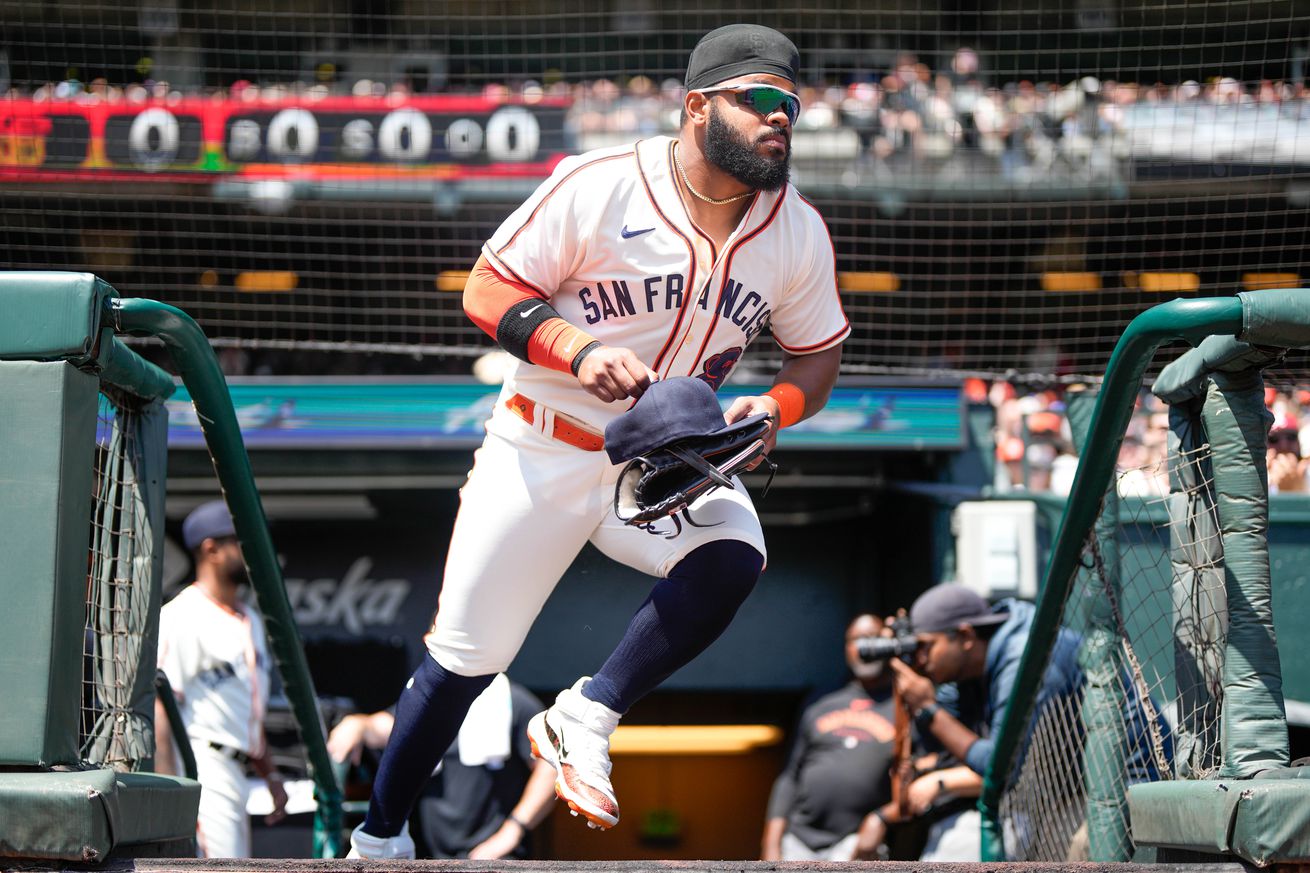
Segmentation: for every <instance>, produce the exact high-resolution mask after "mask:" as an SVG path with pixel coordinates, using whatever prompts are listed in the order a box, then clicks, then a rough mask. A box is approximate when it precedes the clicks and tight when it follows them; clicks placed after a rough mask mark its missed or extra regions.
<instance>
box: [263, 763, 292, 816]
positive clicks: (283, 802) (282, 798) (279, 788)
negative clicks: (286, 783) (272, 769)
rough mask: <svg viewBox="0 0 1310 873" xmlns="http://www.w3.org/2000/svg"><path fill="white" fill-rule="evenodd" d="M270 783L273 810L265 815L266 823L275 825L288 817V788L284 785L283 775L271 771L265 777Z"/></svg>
mask: <svg viewBox="0 0 1310 873" xmlns="http://www.w3.org/2000/svg"><path fill="white" fill-rule="evenodd" d="M264 781H265V782H266V783H267V784H268V795H269V797H271V798H272V799H273V811H272V812H270V813H269V814H268V815H266V816H264V824H269V825H275V824H277V823H278V822H280V821H282V819H284V818H286V817H287V790H286V788H284V787H283V785H282V777H281V776H279V775H277V774H276V773H270V774H269V775H268V776H266V777H264Z"/></svg>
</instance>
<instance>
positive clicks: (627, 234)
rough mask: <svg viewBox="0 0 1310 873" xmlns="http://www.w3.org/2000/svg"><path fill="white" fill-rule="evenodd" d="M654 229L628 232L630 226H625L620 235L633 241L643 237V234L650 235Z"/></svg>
mask: <svg viewBox="0 0 1310 873" xmlns="http://www.w3.org/2000/svg"><path fill="white" fill-rule="evenodd" d="M654 229H655V228H653V227H646V228H642V229H641V230H628V226H627V225H626V224H625V225H623V230H621V231H619V235H620V236H622V237H623V238H624V239H632V238H633V237H634V236H641V235H642V234H643V233H650V232H651V231H652V230H654Z"/></svg>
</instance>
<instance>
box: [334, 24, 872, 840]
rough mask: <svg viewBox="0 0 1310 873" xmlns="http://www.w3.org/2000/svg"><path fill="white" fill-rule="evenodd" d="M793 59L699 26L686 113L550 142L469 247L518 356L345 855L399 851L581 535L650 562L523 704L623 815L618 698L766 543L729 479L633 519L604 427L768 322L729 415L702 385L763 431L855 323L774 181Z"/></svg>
mask: <svg viewBox="0 0 1310 873" xmlns="http://www.w3.org/2000/svg"><path fill="white" fill-rule="evenodd" d="M799 66H800V56H799V53H798V52H797V50H796V47H795V46H794V45H793V44H792V42H791V40H789V39H788V38H787V37H785V36H784V35H782V34H781V33H778V32H777V31H774V30H771V29H770V28H767V27H760V26H756V25H749V24H733V25H728V26H726V27H721V28H719V29H717V30H714V31H711V32H710V33H708V34H706V35H705V36H704V37H702V38H701V40H700V41H699V42H698V43H697V45H696V47H695V48H694V49H693V51H692V53H691V56H690V58H689V61H688V65H687V73H686V95H685V98H684V103H683V116H682V122H681V128H680V130H679V133H678V136H676V137H653V138H651V139H646V140H642V141H640V142H638V143H636V144H633V145H625V146H620V147H615V148H609V149H602V150H598V151H594V152H589V153H586V154H583V155H578V156H575V157H571V158H568V159H566V160H564V161H562V162H561V163H560V165H559V166H558V168H557V169H556V170H555V172H554V173H553V174H552V175H551V177H550V178H549V179H547V180H546V181H545V182H544V183H543V184H542V185H541V187H540V188H538V189H537V191H536V192H535V193H534V194H533V195H532V196H531V197H529V198H528V199H527V201H526V202H524V203H523V204H522V206H520V207H519V208H518V209H517V210H515V211H514V212H513V213H512V214H511V215H510V216H509V218H507V219H506V220H505V222H504V224H502V225H501V227H500V229H499V230H497V231H496V233H495V234H494V235H493V236H492V237H491V239H490V240H489V241H488V242H487V243H486V245H484V246H483V249H482V256H481V257H480V258H479V259H478V261H477V263H476V264H475V265H474V267H473V270H472V273H471V275H470V277H469V282H468V285H467V286H466V288H465V292H464V307H465V311H466V312H467V313H468V315H469V317H470V318H471V319H472V320H473V321H474V322H475V323H476V324H478V325H479V326H480V327H481V328H482V329H483V330H485V331H486V332H487V333H488V334H490V335H491V336H492V337H494V338H495V339H496V340H497V341H498V342H499V343H500V345H501V346H502V347H503V348H504V349H505V350H506V351H507V352H509V353H510V354H512V355H513V356H515V357H516V358H517V359H518V360H517V361H516V363H515V366H514V367H513V368H512V369H511V370H510V371H509V372H508V374H507V376H506V378H505V384H504V387H503V390H502V392H501V395H500V398H499V400H498V401H497V403H496V406H495V411H494V412H493V414H492V416H491V418H490V420H489V421H488V422H487V436H486V439H485V441H484V442H483V444H482V447H481V448H480V449H478V451H477V453H476V455H475V457H474V467H473V470H472V472H471V473H470V474H469V479H468V482H467V484H465V486H464V487H463V489H462V490H461V500H460V509H459V513H458V516H457V518H456V521H455V526H454V531H453V532H452V535H451V540H450V551H449V556H448V558H447V563H446V570H445V576H444V580H443V583H442V588H441V595H440V600H439V604H438V609H437V614H436V618H435V621H434V624H433V626H432V629H431V631H430V632H429V634H428V635H427V636H426V638H425V639H426V643H427V648H428V652H429V654H430V655H431V657H429V658H427V659H425V660H424V662H423V664H422V665H421V666H420V667H419V668H418V670H417V671H416V672H415V673H414V675H413V677H412V678H411V680H410V681H409V684H408V686H407V687H406V689H405V691H404V692H403V693H402V695H401V698H400V701H399V703H398V704H397V707H396V720H395V727H394V728H393V731H392V736H391V742H390V744H389V745H388V746H387V749H386V752H385V753H384V755H383V758H382V761H381V763H380V766H379V772H378V775H377V778H376V780H375V782H374V788H373V796H372V799H371V801H370V804H369V811H368V815H367V817H366V819H365V820H364V822H363V824H362V825H360V826H359V827H358V828H357V829H356V830H355V831H354V833H353V834H352V835H351V855H352V856H356V857H365V858H402V857H412V855H413V841H412V840H411V839H410V838H409V836H408V834H407V833H406V831H405V821H406V819H407V818H408V816H409V812H410V808H411V806H412V804H413V803H414V800H415V798H416V797H417V795H418V793H419V791H420V789H421V788H422V786H423V783H424V781H425V780H426V779H427V774H429V773H431V772H432V768H433V767H434V766H435V764H436V762H437V761H438V760H439V759H440V758H441V756H442V754H443V753H444V752H445V750H446V748H447V746H449V745H450V743H451V741H452V739H453V738H454V737H455V734H456V732H457V731H458V729H459V725H460V723H461V721H463V718H464V713H465V711H466V710H467V709H468V707H469V704H470V702H471V701H472V700H473V699H474V698H476V697H477V696H478V694H479V693H481V691H482V689H483V688H485V687H486V685H487V683H488V682H490V681H491V678H492V677H493V676H494V675H496V674H497V673H498V672H500V671H502V670H504V669H506V668H507V667H508V666H509V664H510V662H511V661H512V660H513V659H514V656H515V654H516V653H517V652H518V650H519V647H520V646H521V645H522V643H523V640H524V637H525V636H526V635H527V633H528V630H529V628H530V627H531V626H532V623H533V621H534V620H535V619H536V616H537V614H538V613H539V612H540V610H541V607H542V605H543V603H544V602H545V600H546V598H547V597H548V596H549V595H550V593H551V591H552V590H553V589H554V587H555V585H556V584H557V582H558V581H559V579H560V577H561V575H562V574H563V573H564V571H565V570H566V569H567V568H568V566H569V565H570V564H571V563H572V561H573V559H574V557H575V556H576V555H577V554H578V552H579V551H580V550H581V548H582V546H583V545H584V544H585V543H587V542H591V543H593V544H594V545H595V546H596V547H597V548H599V549H600V550H601V551H602V552H603V553H605V554H606V555H608V556H609V557H611V558H613V559H614V560H616V561H619V562H621V563H623V564H626V565H628V566H630V567H633V568H635V569H638V570H641V571H643V572H645V573H647V574H649V575H651V576H654V577H656V579H657V580H658V581H657V582H656V583H655V585H654V587H653V588H652V590H651V593H650V596H649V597H648V598H647V600H646V601H645V603H643V604H642V605H641V607H639V608H638V610H637V612H636V614H635V615H634V616H633V618H632V620H631V622H630V623H629V625H628V627H627V629H626V631H625V632H624V634H623V636H622V638H621V639H620V641H619V643H618V645H617V646H616V648H615V649H614V650H613V652H612V653H611V654H610V656H609V657H608V659H607V660H606V661H605V662H604V663H603V664H602V665H600V669H599V670H597V671H596V673H595V675H594V676H591V677H582V678H580V679H578V681H577V682H576V683H575V684H574V685H573V686H572V687H571V688H568V689H566V690H565V691H563V692H561V693H560V694H559V696H558V697H557V698H556V701H555V704H554V705H553V706H551V707H550V708H549V709H548V710H546V711H545V712H543V713H539V714H538V715H536V716H535V717H534V718H533V719H532V720H531V722H530V724H529V728H528V731H529V736H530V737H531V739H532V743H533V747H534V749H535V751H536V753H537V754H538V755H539V756H540V757H542V758H543V759H544V760H546V761H547V762H549V763H550V764H551V765H552V766H554V767H555V768H556V770H557V779H556V793H557V794H558V795H559V796H560V797H561V798H563V799H564V800H565V801H566V802H567V803H568V805H569V807H570V809H571V811H573V812H574V813H575V814H578V815H581V816H583V817H585V818H586V820H587V821H588V822H589V823H590V824H591V825H592V826H593V827H599V828H609V827H612V826H613V825H615V824H616V823H617V822H618V820H619V804H618V800H617V798H616V797H615V793H614V789H613V787H612V785H611V781H610V770H611V765H610V758H609V738H610V735H611V734H612V733H613V731H614V730H615V728H616V727H617V725H618V722H619V719H620V718H621V717H622V716H623V714H624V713H625V712H627V711H628V709H629V707H631V706H632V705H633V703H635V702H636V701H637V700H639V699H640V698H641V697H643V696H644V695H646V694H648V693H649V692H650V691H652V690H653V689H654V688H656V687H657V686H658V685H659V684H660V683H661V682H663V681H664V680H665V679H666V678H667V677H668V676H669V675H670V674H672V673H673V672H674V671H676V670H678V669H679V668H681V667H682V666H683V665H685V664H687V663H688V662H689V661H690V660H691V659H693V658H695V657H696V656H697V655H699V654H700V653H701V652H702V651H704V650H705V649H706V648H707V647H708V646H709V645H710V644H711V643H712V642H713V641H714V640H715V639H717V638H718V636H719V635H720V634H721V633H722V632H723V631H724V629H725V628H726V627H727V626H728V624H729V622H730V621H731V620H732V617H733V616H734V615H735V613H736V611H737V609H738V607H739V606H740V605H741V604H742V602H743V601H744V600H745V598H746V596H747V595H748V594H749V593H750V592H751V590H752V588H753V587H754V585H755V582H756V579H757V578H758V577H759V574H760V572H761V571H762V570H763V567H764V563H765V555H766V551H765V545H764V536H763V532H762V530H761V527H760V522H759V518H758V517H757V515H756V512H755V509H754V507H753V505H752V503H751V501H750V498H749V496H748V495H747V494H746V491H745V489H744V487H741V486H740V484H736V485H735V487H733V488H718V489H715V490H712V491H710V492H707V493H705V494H703V495H701V496H700V497H698V498H697V499H696V500H695V502H693V503H692V504H691V506H690V507H688V510H689V511H688V512H687V513H686V522H685V523H684V521H683V519H682V518H679V517H677V516H672V517H665V518H662V519H660V520H658V521H650V522H646V523H642V524H626V523H625V522H624V520H623V519H621V518H620V517H619V516H618V514H617V512H616V508H615V504H614V495H615V491H616V487H615V486H616V482H617V480H618V477H619V474H620V472H621V470H622V469H623V467H622V466H621V465H620V464H619V463H618V460H619V459H621V458H622V457H623V455H622V448H623V447H619V446H616V445H614V444H613V441H612V440H611V441H610V444H609V445H606V442H605V440H604V437H603V434H604V431H605V430H606V427H607V425H609V424H610V423H611V422H612V421H614V420H615V419H616V418H618V417H619V416H620V414H622V413H625V411H627V410H629V409H630V408H632V407H633V405H634V404H633V401H638V400H639V398H643V397H644V396H645V395H650V396H645V397H644V399H646V400H647V401H650V402H648V403H644V404H643V403H640V402H638V404H637V405H636V407H635V408H633V412H634V413H636V412H637V411H638V410H641V411H642V415H643V416H644V417H643V418H641V419H639V421H640V423H641V428H644V429H647V430H649V431H658V430H659V429H660V428H661V427H662V426H663V425H664V424H666V423H668V424H677V423H679V421H678V420H679V419H680V418H681V416H682V415H683V413H684V412H685V411H686V410H685V405H686V403H687V402H692V403H695V402H696V401H698V400H703V397H701V396H700V395H698V394H697V392H696V391H693V390H690V388H691V387H695V386H699V388H701V389H705V390H706V391H707V392H709V391H710V389H713V390H717V389H718V388H719V387H720V386H721V385H722V384H723V382H724V381H725V380H726V379H727V377H728V374H729V373H730V372H731V371H732V369H733V366H734V365H735V364H736V363H737V361H738V360H739V359H740V358H741V356H742V354H743V352H744V351H745V349H746V347H747V346H748V345H749V344H750V342H751V341H752V340H753V339H755V338H756V337H757V336H758V335H759V334H760V332H761V331H762V330H763V329H764V328H765V326H768V327H769V328H770V329H771V331H772V335H773V337H774V339H775V340H776V341H777V342H778V344H779V345H780V346H781V348H782V350H783V353H784V360H783V363H782V366H781V368H780V369H779V370H778V372H777V374H776V376H775V377H774V381H773V384H772V387H771V388H770V389H768V391H766V392H765V393H763V394H760V395H755V396H747V397H740V398H738V399H736V400H735V401H734V402H733V403H732V404H731V406H730V407H729V408H728V410H727V412H726V413H723V414H720V411H719V407H718V405H717V401H715V400H714V398H713V395H712V393H710V396H709V403H710V406H711V408H712V417H713V418H716V419H717V420H718V422H719V424H718V425H717V426H718V427H727V426H731V425H732V424H734V423H741V422H744V421H746V420H747V419H754V418H756V417H757V416H761V417H762V416H767V417H768V419H769V420H770V422H771V423H772V426H771V427H770V428H769V431H768V433H767V436H766V438H765V447H766V449H772V448H773V445H774V443H775V441H776V439H777V432H778V430H779V429H780V428H784V427H787V426H789V425H792V424H795V423H796V422H798V421H801V420H802V419H804V418H807V417H809V416H811V415H814V414H815V413H816V412H818V411H819V410H820V409H822V408H823V406H824V404H825V403H827V399H828V396H829V394H830V392H831V390H832V386H833V384H834V383H835V381H836V378H837V373H838V367H839V363H840V356H841V351H840V346H841V343H842V341H843V340H844V339H845V338H846V336H847V335H848V334H849V333H850V324H849V322H848V320H847V319H846V316H845V314H844V313H843V312H842V308H841V302H840V300H839V298H838V294H837V286H836V273H835V262H834V261H835V259H834V254H833V248H832V242H831V240H830V238H829V236H828V231H827V227H826V225H825V223H824V221H823V218H822V217H821V216H820V215H819V213H818V212H817V211H816V210H815V209H814V208H813V207H812V206H811V205H810V204H809V203H808V202H806V201H805V200H804V199H803V198H802V197H801V196H800V195H799V194H798V193H797V192H796V191H795V189H794V188H793V187H792V186H791V185H790V184H789V183H788V176H789V160H790V154H791V134H792V125H793V124H794V123H795V122H796V118H797V116H798V114H799V113H800V111H801V104H800V98H799V97H797V95H796V93H795V92H796V81H797V77H798V74H799ZM697 380H699V382H698V381H697ZM705 386H708V389H706V388H705ZM699 408H700V409H702V410H703V409H704V406H703V405H702V406H700V407H699ZM664 418H667V419H668V422H665V421H663V419H664ZM702 425H703V420H702ZM693 519H694V522H693Z"/></svg>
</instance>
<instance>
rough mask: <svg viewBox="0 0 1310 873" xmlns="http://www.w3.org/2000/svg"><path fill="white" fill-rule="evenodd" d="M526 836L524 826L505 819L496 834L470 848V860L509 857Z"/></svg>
mask: <svg viewBox="0 0 1310 873" xmlns="http://www.w3.org/2000/svg"><path fill="white" fill-rule="evenodd" d="M526 836H527V834H525V833H524V832H523V828H521V827H519V826H518V825H517V824H515V823H514V822H513V821H511V820H510V819H505V823H504V824H502V825H501V826H500V828H499V829H497V831H496V832H495V833H494V834H492V835H491V836H489V837H487V838H486V839H485V840H483V841H482V842H480V843H478V844H477V845H476V846H474V847H473V848H471V849H469V860H470V861H495V860H497V859H498V858H504V857H507V856H508V855H509V854H510V852H513V851H514V850H515V849H517V848H518V847H519V843H521V842H523V838H524V837H526Z"/></svg>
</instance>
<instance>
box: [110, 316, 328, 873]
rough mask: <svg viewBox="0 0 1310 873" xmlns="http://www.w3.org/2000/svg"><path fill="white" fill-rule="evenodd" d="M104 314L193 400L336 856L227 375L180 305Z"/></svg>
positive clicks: (298, 672) (285, 605) (318, 732)
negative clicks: (152, 340) (151, 349)
mask: <svg viewBox="0 0 1310 873" xmlns="http://www.w3.org/2000/svg"><path fill="white" fill-rule="evenodd" d="M105 319H106V322H107V323H109V324H112V325H113V327H114V329H115V330H117V331H119V332H121V333H128V334H133V335H136V336H153V337H157V338H159V339H160V340H163V342H164V345H165V346H167V348H168V350H169V352H170V354H171V356H172V358H173V363H174V364H175V365H176V367H177V369H178V373H179V374H180V375H181V377H182V383H183V384H184V385H185V386H186V388H187V391H188V392H189V393H190V395H191V399H192V402H193V403H195V407H196V413H197V416H198V418H199V420H200V425H201V429H202V430H203V432H204V435H205V443H206V445H207V446H208V447H209V453H210V457H212V458H213V461H214V472H215V473H216V474H217V476H218V481H219V484H220V486H221V487H222V490H223V496H224V499H226V501H227V505H228V509H229V510H231V512H232V521H233V523H234V525H235V527H236V531H237V537H238V539H240V541H241V549H242V552H243V554H244V555H245V559H246V564H247V566H248V567H249V568H250V581H251V585H252V587H253V588H254V590H255V596H256V598H257V599H258V601H259V609H260V612H261V613H263V616H264V623H265V625H266V626H267V628H268V635H269V645H270V648H271V649H272V651H273V658H274V660H275V661H276V662H277V666H278V671H279V673H280V674H281V676H282V685H283V688H284V689H285V691H286V695H287V699H288V700H289V701H290V702H291V709H292V713H293V714H294V715H295V718H296V722H297V724H298V725H299V728H300V736H301V739H302V740H303V741H304V744H305V751H306V754H307V756H308V758H309V769H310V773H311V775H312V777H313V780H314V797H315V800H316V801H317V811H316V812H315V816H314V854H315V855H316V856H317V857H320V858H334V857H336V856H337V855H338V854H340V851H341V848H342V845H341V790H340V788H339V787H338V785H337V781H336V777H335V775H334V772H333V767H332V761H331V758H330V757H329V755H328V751H327V743H326V741H325V739H324V731H323V724H322V717H321V715H320V713H319V711H318V707H317V705H316V703H315V695H314V684H313V681H312V680H311V678H310V675H309V667H308V665H307V664H306V662H305V653H304V650H303V647H302V646H301V642H300V634H299V632H298V631H297V629H296V623H295V619H294V617H293V615H292V611H291V603H290V601H289V600H288V599H287V593H286V588H285V587H284V585H283V583H282V569H281V567H280V566H279V565H278V562H277V554H276V552H275V551H274V549H273V540H272V537H270V535H269V532H268V523H267V520H266V519H265V517H264V507H263V505H262V504H261V503H260V500H259V493H258V492H257V491H256V489H255V478H254V473H253V472H252V471H251V468H250V459H249V457H247V455H246V451H245V442H244V440H242V438H241V430H240V428H239V427H238V425H237V419H236V413H235V411H234V410H233V407H232V399H231V396H230V395H229V393H228V390H227V383H226V381H225V380H224V379H223V373H222V371H221V370H220V369H219V366H218V361H217V359H216V358H215V357H214V352H213V349H212V348H211V347H210V345H209V341H208V340H207V339H206V338H205V335H204V332H203V331H201V329H200V326H199V325H197V324H196V322H195V321H194V320H193V319H192V318H191V317H190V316H189V315H187V314H186V313H185V312H183V311H182V310H180V309H177V308H175V307H172V306H168V305H167V304H164V303H159V302H157V301H154V300H140V299H122V298H112V299H109V300H107V301H106V312H105Z"/></svg>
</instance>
